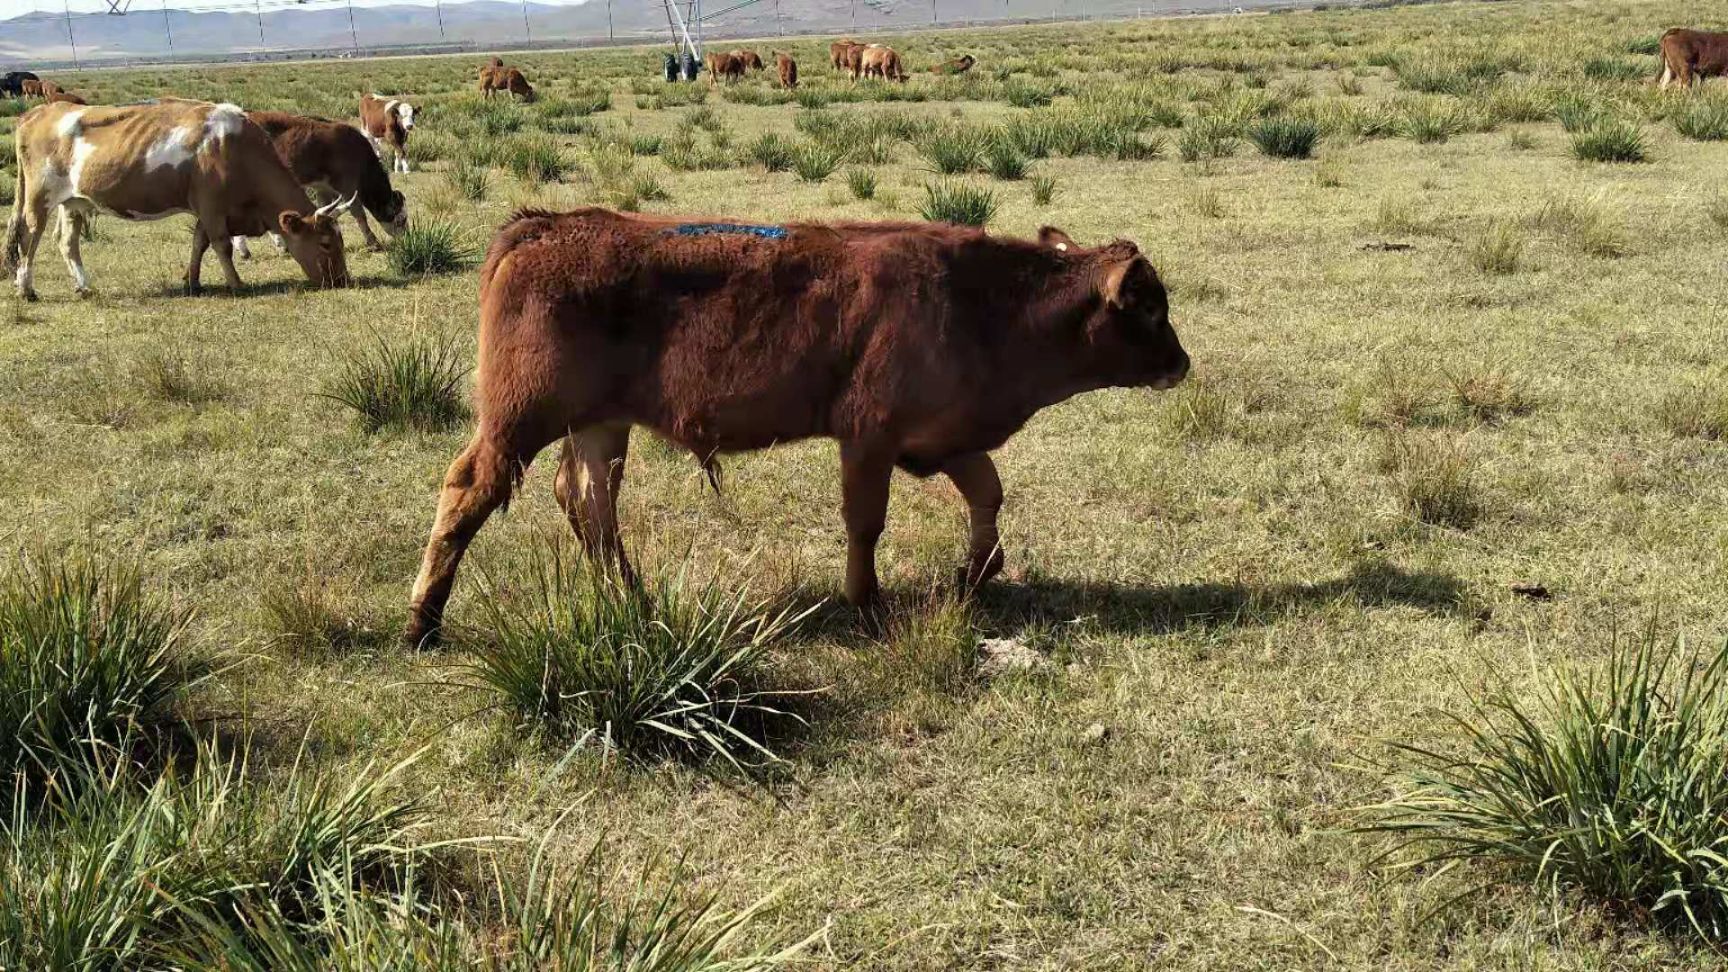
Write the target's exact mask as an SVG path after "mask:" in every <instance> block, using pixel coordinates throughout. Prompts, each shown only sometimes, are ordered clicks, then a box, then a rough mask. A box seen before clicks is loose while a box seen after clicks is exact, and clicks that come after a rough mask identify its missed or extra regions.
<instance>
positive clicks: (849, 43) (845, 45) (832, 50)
mask: <svg viewBox="0 0 1728 972" xmlns="http://www.w3.org/2000/svg"><path fill="white" fill-rule="evenodd" d="M863 46H864V45H862V44H860V43H858V42H857V41H855V40H852V39H850V38H845V39H841V40H837V41H835V42H834V43H832V44H829V45H828V61H829V63H831V64H833V65H834V69H835V70H836V71H838V70H840V69H841V68H844V67H845V66H846V51H847V50H848V49H850V48H853V47H863Z"/></svg>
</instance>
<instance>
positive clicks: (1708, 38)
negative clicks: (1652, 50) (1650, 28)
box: [1656, 27, 1728, 88]
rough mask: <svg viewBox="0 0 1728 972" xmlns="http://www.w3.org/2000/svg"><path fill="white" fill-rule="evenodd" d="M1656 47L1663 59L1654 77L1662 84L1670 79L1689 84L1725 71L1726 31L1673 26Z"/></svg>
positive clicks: (1727, 69) (1727, 68)
mask: <svg viewBox="0 0 1728 972" xmlns="http://www.w3.org/2000/svg"><path fill="white" fill-rule="evenodd" d="M1656 51H1657V55H1656V56H1657V59H1658V60H1659V61H1661V63H1662V73H1661V74H1660V75H1658V76H1657V78H1656V80H1657V81H1658V82H1659V83H1660V84H1661V86H1662V87H1664V88H1666V87H1668V84H1669V82H1671V81H1678V82H1680V85H1681V86H1682V87H1691V86H1692V83H1693V82H1694V81H1697V82H1698V83H1700V84H1702V83H1703V81H1704V79H1705V78H1708V77H1713V76H1720V75H1724V74H1728V34H1720V33H1716V32H1714V31H1708V30H1686V29H1684V28H1680V27H1676V28H1674V29H1673V30H1670V31H1668V32H1667V33H1665V34H1663V35H1662V39H1661V41H1659V42H1658V43H1657V45H1656Z"/></svg>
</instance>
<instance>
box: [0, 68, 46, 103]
mask: <svg viewBox="0 0 1728 972" xmlns="http://www.w3.org/2000/svg"><path fill="white" fill-rule="evenodd" d="M41 80H42V79H41V78H38V77H37V76H36V75H35V74H32V73H31V72H29V71H8V72H6V75H5V76H4V77H0V95H11V96H12V97H14V98H22V97H23V96H24V82H26V81H37V82H40V81H41Z"/></svg>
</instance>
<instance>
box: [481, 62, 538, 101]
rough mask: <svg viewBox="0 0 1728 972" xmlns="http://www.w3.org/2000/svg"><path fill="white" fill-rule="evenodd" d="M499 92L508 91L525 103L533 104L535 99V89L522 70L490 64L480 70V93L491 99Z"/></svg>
mask: <svg viewBox="0 0 1728 972" xmlns="http://www.w3.org/2000/svg"><path fill="white" fill-rule="evenodd" d="M492 60H494V61H496V60H498V59H497V58H493V59H492ZM498 91H508V92H510V93H511V94H512V95H515V96H516V97H518V98H520V99H522V101H524V102H531V101H533V100H534V97H535V95H534V88H533V87H532V86H530V85H529V84H528V78H527V77H525V76H524V75H523V74H522V72H521V71H520V70H518V69H516V68H513V67H498V66H496V65H491V64H488V65H486V66H485V67H483V68H481V69H480V93H481V94H482V95H483V96H485V97H487V98H490V97H492V95H493V93H494V92H498Z"/></svg>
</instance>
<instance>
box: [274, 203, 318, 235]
mask: <svg viewBox="0 0 1728 972" xmlns="http://www.w3.org/2000/svg"><path fill="white" fill-rule="evenodd" d="M276 221H277V222H278V223H281V224H282V232H283V233H285V234H287V235H288V236H299V235H300V234H302V233H304V232H306V231H307V230H308V229H310V227H309V226H307V224H306V217H304V216H302V215H300V214H299V213H297V212H295V211H294V210H292V209H287V210H283V212H282V215H280V216H278V217H276Z"/></svg>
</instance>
